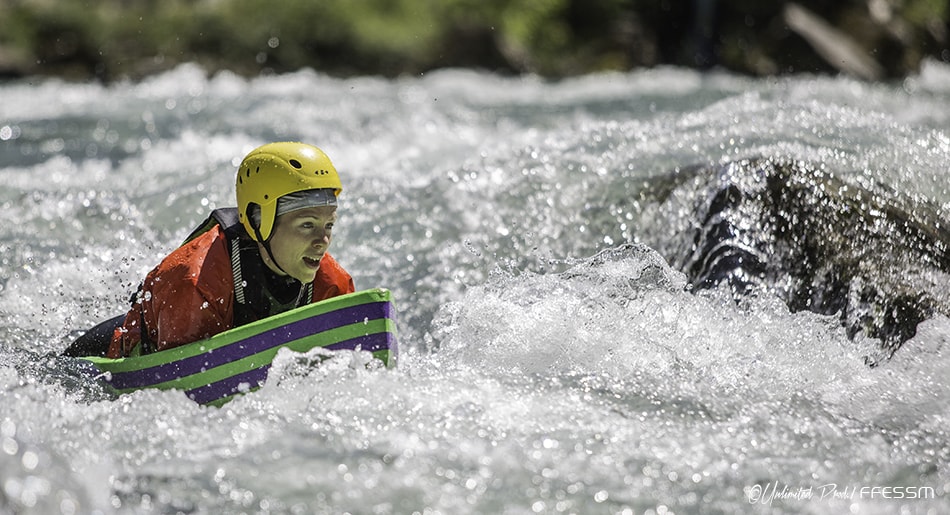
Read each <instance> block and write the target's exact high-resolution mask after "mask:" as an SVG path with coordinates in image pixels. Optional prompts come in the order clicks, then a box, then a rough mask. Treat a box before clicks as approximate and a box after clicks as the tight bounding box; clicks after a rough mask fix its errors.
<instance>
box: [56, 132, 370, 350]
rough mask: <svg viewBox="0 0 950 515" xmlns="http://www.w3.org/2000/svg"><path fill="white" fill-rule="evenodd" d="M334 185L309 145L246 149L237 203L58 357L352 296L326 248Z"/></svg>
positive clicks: (143, 343)
mask: <svg viewBox="0 0 950 515" xmlns="http://www.w3.org/2000/svg"><path fill="white" fill-rule="evenodd" d="M342 189H343V187H342V184H341V182H340V178H339V175H338V174H337V171H336V168H335V167H334V166H333V163H332V162H331V161H330V158H329V157H327V155H326V154H325V153H324V152H323V151H322V150H320V149H319V148H317V147H314V146H312V145H308V144H304V143H295V142H280V143H269V144H266V145H263V146H261V147H258V148H257V149H255V150H253V151H251V152H250V153H249V154H248V155H247V156H246V157H245V158H244V160H243V161H242V162H241V165H240V167H239V168H238V171H237V178H236V184H235V192H236V196H237V208H225V209H217V210H215V211H214V212H212V213H211V216H209V217H208V219H207V220H205V222H204V223H202V224H201V225H200V226H199V227H198V228H196V229H195V230H194V231H193V232H192V233H191V235H190V236H189V237H188V238H187V239H186V240H185V243H184V244H182V246H181V247H179V248H178V249H176V250H175V251H173V252H172V253H171V254H169V255H168V256H167V257H166V258H165V259H163V260H162V262H161V263H160V264H159V265H158V266H157V267H155V268H154V269H153V270H152V271H151V272H149V273H148V275H147V276H146V277H145V280H144V281H143V282H142V284H141V286H140V287H139V290H138V292H137V293H136V294H135V295H134V296H133V299H132V307H131V309H130V310H129V311H128V313H127V314H125V315H124V316H122V315H120V316H118V317H116V318H114V319H112V320H108V321H106V322H103V323H102V324H99V325H98V326H96V327H95V328H93V329H92V330H90V331H89V332H87V333H86V334H85V335H83V336H82V337H80V338H79V339H78V340H76V342H74V343H73V344H72V345H70V347H69V348H68V349H66V351H65V352H64V354H65V355H69V356H88V355H105V356H107V357H110V358H119V357H127V356H135V355H141V354H148V353H151V352H155V351H160V350H165V349H170V348H174V347H178V346H180V345H184V344H187V343H192V342H195V341H198V340H201V339H204V338H208V337H210V336H213V335H215V334H218V333H220V332H222V331H225V330H227V329H231V328H233V327H238V326H241V325H244V324H247V323H250V322H253V321H255V320H260V319H262V318H266V317H268V316H272V315H275V314H277V313H281V312H284V311H287V310H290V309H293V308H295V307H298V306H302V305H304V304H307V303H310V302H317V301H320V300H324V299H328V298H330V297H335V296H337V295H343V294H346V293H352V292H353V291H355V288H354V284H353V279H352V277H351V276H350V274H349V273H347V272H346V270H344V269H343V268H342V267H341V266H340V265H339V264H338V263H337V262H336V260H335V259H334V258H333V257H332V256H331V255H330V254H329V253H327V249H328V247H329V246H330V242H331V240H332V234H333V226H334V224H335V223H336V210H337V196H338V195H339V194H340V192H341V191H342Z"/></svg>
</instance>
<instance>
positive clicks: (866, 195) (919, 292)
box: [640, 159, 950, 353]
mask: <svg viewBox="0 0 950 515" xmlns="http://www.w3.org/2000/svg"><path fill="white" fill-rule="evenodd" d="M650 196H652V197H653V199H654V201H655V202H657V203H656V204H653V206H654V207H653V208H652V210H655V212H653V213H645V214H646V215H648V218H651V219H653V220H655V221H654V222H651V223H650V224H648V225H649V226H648V227H646V228H645V230H644V232H643V233H642V234H640V240H641V241H642V242H643V243H646V244H648V245H650V246H652V247H654V248H656V249H657V250H658V251H659V252H660V253H661V254H662V255H664V257H666V259H668V260H669V261H670V264H671V265H673V266H674V267H677V268H679V269H680V270H682V271H683V272H684V273H686V275H687V277H688V279H689V282H690V284H691V285H692V286H693V287H694V288H697V289H702V288H710V287H714V286H717V285H720V284H727V285H729V286H730V287H731V288H732V291H733V292H734V295H736V296H737V297H742V296H744V295H749V294H752V293H755V292H762V291H766V292H770V293H772V294H775V295H777V296H779V297H780V298H782V299H783V300H784V301H785V302H786V303H787V304H788V306H789V308H790V309H791V310H793V311H801V310H808V311H812V312H815V313H821V314H827V315H832V314H837V315H839V316H840V319H841V322H842V324H843V325H844V326H845V327H846V328H847V330H848V334H849V335H850V336H852V337H853V336H854V335H856V334H858V333H863V334H865V335H867V336H869V337H871V338H877V339H880V340H881V342H882V348H883V349H884V350H885V351H887V352H888V353H893V352H894V351H896V350H897V349H898V348H899V347H900V346H901V345H902V344H903V343H904V342H905V341H907V340H908V339H910V338H912V337H913V336H914V335H915V334H916V331H917V324H918V323H920V322H921V321H923V320H926V319H928V318H930V317H932V316H933V315H934V314H936V313H942V314H944V315H948V316H950V228H948V224H947V222H946V220H943V219H942V218H941V216H940V215H939V213H938V212H937V210H936V209H935V208H934V207H933V206H931V205H929V204H927V203H926V202H922V201H917V200H912V199H908V198H904V197H903V196H902V195H900V194H898V193H897V192H894V191H892V190H888V189H887V188H884V187H882V186H877V185H875V186H869V187H863V186H857V185H855V184H851V183H847V182H845V181H843V180H842V179H840V178H838V177H835V176H834V175H833V174H831V173H829V172H827V171H824V170H823V169H822V168H821V167H820V166H818V165H815V164H812V163H807V162H801V161H792V160H777V159H750V160H742V161H737V162H732V163H728V164H725V165H714V166H697V167H693V168H689V169H685V170H678V171H677V172H676V173H674V174H672V175H670V176H667V177H663V178H661V179H659V180H657V181H656V182H655V183H654V184H653V185H652V186H651V192H650ZM657 220H663V221H671V222H672V223H673V224H674V225H675V227H674V228H672V230H671V228H670V227H669V224H662V225H663V226H662V227H661V226H660V225H661V224H660V223H659V222H657ZM671 234H675V235H674V236H672V237H671Z"/></svg>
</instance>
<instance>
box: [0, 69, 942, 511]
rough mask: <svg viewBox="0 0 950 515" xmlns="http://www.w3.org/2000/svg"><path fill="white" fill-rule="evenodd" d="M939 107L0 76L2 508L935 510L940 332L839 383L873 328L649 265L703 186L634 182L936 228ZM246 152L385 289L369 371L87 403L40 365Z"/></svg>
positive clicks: (770, 87) (590, 80) (416, 85)
mask: <svg viewBox="0 0 950 515" xmlns="http://www.w3.org/2000/svg"><path fill="white" fill-rule="evenodd" d="M948 105H950V67H948V66H947V65H946V64H941V63H936V62H929V63H927V65H926V66H925V67H924V68H923V69H922V71H921V73H920V74H919V75H917V76H914V77H910V78H907V79H906V80H904V81H902V82H900V83H893V84H890V83H887V84H885V83H877V84H872V83H864V82H859V81H854V80H851V79H847V78H829V77H817V76H794V77H786V78H769V79H751V78H744V77H738V76H733V75H728V74H724V73H709V74H702V73H699V72H695V71H691V70H683V69H675V68H660V69H655V70H646V71H636V72H631V73H626V74H603V75H593V76H585V77H578V78H574V79H567V80H563V81H559V82H548V81H545V80H542V79H539V78H536V77H518V78H512V77H500V76H495V75H490V74H485V73H480V72H474V71H464V70H445V71H440V72H437V73H430V74H426V75H424V76H419V77H404V78H400V79H396V80H386V79H382V78H374V77H363V78H352V79H337V78H332V77H328V76H325V75H322V74H319V73H316V72H313V71H301V72H298V73H293V74H288V75H279V76H262V77H258V78H254V79H244V78H241V77H238V76H235V75H231V74H228V73H221V74H218V75H215V76H213V77H208V76H207V75H206V74H205V73H204V72H203V71H202V70H201V69H199V68H198V67H196V66H190V65H189V66H182V67H180V68H178V69H175V70H173V71H170V72H167V73H165V74H162V75H158V76H154V77H151V78H149V79H146V80H143V81H141V82H123V83H116V84H111V85H101V84H96V83H69V82H62V81H59V80H55V79H35V80H18V81H12V82H5V83H0V180H2V181H3V184H4V187H3V188H2V189H0V211H2V213H3V215H2V216H3V222H4V223H3V224H0V512H12V513H42V514H46V513H175V512H182V513H236V512H246V513H342V512H349V513H377V514H385V513H414V512H418V513H446V514H457V513H492V514H494V513H512V514H515V513H637V514H640V513H651V514H658V515H659V514H669V513H699V512H702V513H737V512H748V511H752V512H758V511H766V510H769V509H771V510H774V511H777V512H787V513H846V512H851V513H897V512H905V513H927V512H931V513H940V512H947V511H948V510H950V429H948V427H950V319H948V318H947V317H946V316H945V315H943V314H941V313H939V312H937V313H934V314H932V316H929V317H928V318H926V319H925V320H923V321H922V322H921V323H920V324H919V325H918V326H917V328H916V333H915V334H914V335H913V336H912V337H911V338H910V339H909V340H907V341H906V342H904V343H903V345H902V346H901V347H900V349H899V350H897V352H895V353H894V354H893V356H891V357H890V358H889V359H887V358H885V359H883V360H882V361H881V362H880V363H879V364H878V365H877V366H875V367H869V366H868V365H866V364H865V359H866V357H867V356H868V355H869V354H873V353H875V352H878V351H879V349H880V348H881V345H882V344H881V341H880V340H877V339H875V338H873V337H871V336H869V335H867V334H863V333H860V332H859V333H857V334H852V333H853V332H852V331H849V330H848V328H847V327H845V326H843V325H842V323H841V320H840V317H839V316H837V315H836V314H834V313H831V314H821V313H815V312H811V311H808V310H797V309H790V308H789V306H788V305H787V304H786V303H785V302H784V301H783V299H782V298H780V297H779V296H777V295H771V294H769V293H768V292H760V293H759V294H754V295H747V296H743V297H741V298H739V299H738V301H737V299H736V298H734V297H733V294H732V292H731V291H729V289H728V288H727V287H725V286H720V287H713V288H710V289H704V290H696V289H694V288H693V287H692V286H691V285H690V282H689V280H688V277H687V275H686V274H684V272H683V271H681V270H678V269H676V268H673V267H671V266H670V265H669V264H668V263H674V264H676V262H677V261H676V256H672V255H670V254H669V253H667V252H666V250H667V249H669V248H677V247H682V246H683V245H684V242H686V243H688V242H689V241H691V240H689V238H692V236H691V235H689V234H688V233H689V229H690V228H691V227H692V226H691V225H690V223H691V222H690V220H692V217H694V216H695V214H694V213H693V212H692V211H690V210H689V209H688V206H690V205H694V204H696V203H697V201H698V200H701V199H697V198H692V197H688V198H685V199H683V198H680V199H679V200H680V201H679V202H673V203H665V204H662V205H661V204H660V202H659V201H658V200H655V199H653V198H652V197H651V196H650V195H648V194H646V192H648V191H649V190H650V189H651V188H653V187H655V185H656V181H657V180H658V178H662V177H667V176H669V174H670V173H671V171H673V170H677V169H681V168H685V167H690V166H695V165H699V166H710V167H715V166H717V165H723V164H727V163H731V162H736V161H739V160H742V159H745V158H750V157H766V158H774V159H781V160H785V161H795V160H800V161H803V162H808V163H811V165H812V166H817V167H819V168H820V169H821V170H822V171H823V173H828V174H833V175H834V176H835V177H836V180H838V181H842V182H843V183H844V184H851V185H854V186H855V187H856V188H857V187H861V188H871V187H875V188H876V187H877V185H881V186H882V187H884V188H886V190H888V191H895V192H899V194H900V196H901V198H902V199H907V202H910V203H911V204H910V208H909V209H910V210H911V211H914V210H918V209H919V210H924V209H926V210H927V211H928V212H932V213H936V215H935V216H936V217H937V219H942V220H944V221H945V220H947V219H948V214H950V186H948V184H950V182H948V181H950V174H948V169H950V168H948V163H950V110H948V109H947V106H948ZM273 140H301V141H306V142H310V143H313V144H316V145H318V146H320V147H322V148H323V149H324V150H325V151H326V152H327V153H328V154H329V155H330V157H331V158H332V159H333V160H334V163H335V164H336V166H337V168H338V169H339V170H340V173H341V176H342V178H343V181H344V192H343V195H342V196H341V208H340V219H339V223H338V224H337V226H336V230H335V231H334V232H335V239H334V243H333V248H332V249H331V252H332V253H333V254H334V256H335V257H336V258H337V260H338V261H339V262H340V263H341V264H342V265H343V266H344V267H346V268H347V269H348V270H349V271H350V272H351V274H352V275H353V276H354V278H355V280H356V284H357V287H358V288H371V287H377V286H382V287H387V288H390V289H391V290H393V292H394V296H395V299H396V306H397V309H398V310H399V331H400V350H401V356H400V358H401V362H400V366H399V367H398V368H397V369H395V370H377V369H366V368H364V367H362V365H361V363H362V362H363V361H362V360H363V357H362V356H359V355H356V354H353V353H340V354H337V355H335V356H334V357H333V358H331V359H330V360H328V361H326V362H324V363H322V364H321V365H320V366H313V365H312V364H311V361H312V360H309V359H307V357H300V356H294V355H292V354H291V353H283V354H281V355H279V356H278V359H277V360H276V362H275V364H274V367H273V369H272V370H271V372H270V378H269V380H268V382H267V384H266V385H265V386H264V387H263V388H262V389H261V390H259V391H257V392H254V393H252V394H249V395H246V396H244V397H240V398H237V399H236V400H234V401H232V402H230V403H229V404H227V405H225V406H224V407H222V408H208V407H202V406H198V405H196V404H195V403H193V402H191V401H190V400H188V399H187V398H186V397H185V396H184V394H182V393H181V392H177V391H168V392H159V391H142V392H137V393H135V394H131V395H123V396H118V397H117V396H115V395H113V394H111V393H110V392H108V391H105V390H104V389H103V388H102V386H101V385H100V384H99V383H98V382H96V381H94V380H92V379H90V378H88V377H86V376H84V375H83V374H82V373H81V372H80V368H79V367H78V366H77V364H76V362H75V361H74V360H72V359H70V358H64V357H61V356H58V355H57V354H58V353H59V352H60V351H61V350H62V349H63V348H65V347H66V346H67V345H68V343H69V342H70V341H72V339H73V338H75V337H76V336H77V335H78V334H80V333H81V332H82V331H83V330H84V329H85V328H87V327H89V326H91V325H93V324H94V323H96V322H98V321H100V320H102V319H104V318H107V317H110V316H113V315H115V314H117V313H120V312H122V311H124V309H125V306H126V303H127V299H128V297H129V295H130V294H131V293H132V292H133V291H134V289H135V287H136V285H137V284H138V281H139V280H140V279H141V278H142V277H144V275H145V273H146V272H147V271H148V270H149V269H150V268H151V267H153V266H154V265H155V264H156V263H157V262H158V260H159V259H160V258H161V257H162V256H164V255H165V254H166V253H167V252H169V251H170V250H172V249H173V248H174V247H176V246H177V245H178V243H179V242H180V241H181V239H182V238H183V237H184V236H186V235H187V234H188V232H189V231H190V230H191V229H192V228H193V226H194V225H195V224H197V223H199V222H200V221H202V220H203V219H204V217H205V216H206V214H207V212H208V211H210V210H211V209H213V208H215V207H223V206H229V205H233V201H232V197H233V174H234V170H235V168H236V166H237V164H238V163H239V162H240V159H241V158H242V157H243V155H244V154H245V153H246V152H248V151H249V150H250V149H252V148H254V147H256V146H257V145H259V144H261V143H264V142H267V141H273ZM690 192H692V193H690ZM698 194H702V190H683V191H681V192H680V195H698ZM743 223H745V224H746V226H744V227H743V230H746V231H750V232H755V222H754V221H752V222H748V221H746V222H743ZM829 223H830V222H829ZM944 227H945V226H944ZM869 230H872V232H873V228H871V229H869ZM830 231H832V232H834V231H835V229H834V226H831V229H830ZM839 232H840V233H841V234H845V233H844V232H841V231H839ZM848 234H850V233H848ZM647 236H649V237H647ZM650 244H652V246H651V245H650ZM903 265H905V266H907V267H908V270H910V269H913V270H914V271H915V272H920V267H924V266H926V263H923V264H921V263H903ZM921 273H922V274H924V275H920V274H918V275H917V276H916V277H923V276H925V277H926V278H928V280H930V281H932V282H933V283H934V284H937V286H938V287H935V288H934V291H938V292H940V291H943V292H945V291H946V282H945V281H947V275H946V274H941V273H940V270H937V269H927V270H924V272H921ZM940 281H944V282H943V283H942V286H940V285H939V284H938V283H939V282H940ZM937 302H943V303H945V304H946V303H947V302H948V299H945V298H944V299H939V298H938V299H937ZM317 361H318V360H317Z"/></svg>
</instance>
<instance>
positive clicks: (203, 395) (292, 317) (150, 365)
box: [80, 288, 398, 405]
mask: <svg viewBox="0 0 950 515" xmlns="http://www.w3.org/2000/svg"><path fill="white" fill-rule="evenodd" d="M395 316H396V315H395V309H394V307H393V304H392V295H391V293H390V292H389V290H385V289H381V288H377V289H372V290H363V291H359V292H356V293H350V294H347V295H341V296H338V297H333V298H330V299H327V300H323V301H320V302H315V303H313V304H308V305H306V306H302V307H299V308H296V309H293V310H290V311H287V312H284V313H280V314H278V315H275V316H272V317H269V318H265V319H263V320H258V321H257V322H253V323H250V324H247V325H243V326H241V327H236V328H234V329H230V330H228V331H225V332H223V333H220V334H217V335H215V336H212V337H211V338H208V339H205V340H200V341H197V342H194V343H189V344H187V345H182V346H180V347H175V348H173V349H168V350H163V351H159V352H154V353H151V354H147V355H144V356H135V357H129V358H119V359H109V358H101V357H97V356H96V357H91V356H88V357H82V358H80V359H84V360H86V361H89V362H91V363H92V364H93V365H95V367H96V368H97V369H98V371H99V375H101V376H102V377H103V378H104V379H105V381H106V382H107V383H108V384H109V385H110V386H111V387H112V388H113V389H114V390H116V391H118V392H119V393H126V392H132V391H135V390H139V389H142V388H159V389H163V390H167V389H179V390H184V391H185V393H186V394H187V395H188V397H190V398H191V399H192V400H194V401H195V402H197V403H199V404H211V405H221V404H224V403H225V402H227V401H228V400H230V399H231V398H232V397H234V396H235V395H238V394H241V393H246V392H249V391H252V390H255V389H257V388H260V387H261V386H262V385H263V384H264V381H265V380H266V379H267V371H268V369H270V366H271V362H272V361H273V360H274V357H275V356H276V355H277V351H278V350H279V349H281V348H283V347H286V348H288V349H291V350H294V351H297V352H306V351H309V350H310V349H313V348H315V347H322V348H324V349H328V350H363V351H368V352H371V353H372V354H373V356H374V357H375V358H376V359H379V360H380V361H382V362H383V363H384V364H385V365H386V366H387V367H394V366H395V365H396V360H397V354H398V345H397V342H396V320H395Z"/></svg>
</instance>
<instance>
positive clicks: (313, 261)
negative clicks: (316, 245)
mask: <svg viewBox="0 0 950 515" xmlns="http://www.w3.org/2000/svg"><path fill="white" fill-rule="evenodd" d="M303 262H304V263H306V264H307V266H309V267H312V268H316V267H318V266H320V258H311V257H307V256H304V258H303Z"/></svg>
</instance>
